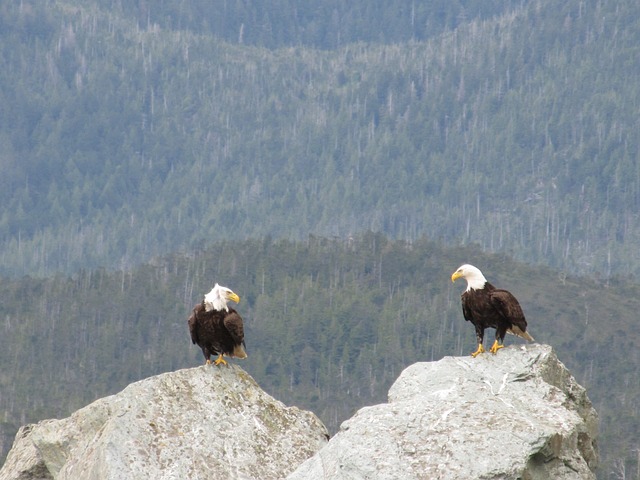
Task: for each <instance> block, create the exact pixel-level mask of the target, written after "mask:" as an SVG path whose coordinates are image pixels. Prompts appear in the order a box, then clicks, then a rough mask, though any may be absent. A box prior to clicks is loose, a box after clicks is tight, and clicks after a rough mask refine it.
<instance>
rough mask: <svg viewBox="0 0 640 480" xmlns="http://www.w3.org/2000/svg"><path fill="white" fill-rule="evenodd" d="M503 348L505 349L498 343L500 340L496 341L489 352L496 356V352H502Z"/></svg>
mask: <svg viewBox="0 0 640 480" xmlns="http://www.w3.org/2000/svg"><path fill="white" fill-rule="evenodd" d="M501 348H504V345H500V344H499V343H498V340H496V341H495V342H493V345H491V348H490V349H489V352H491V353H493V354H494V355H495V354H496V352H497V351H498V350H500V349H501Z"/></svg>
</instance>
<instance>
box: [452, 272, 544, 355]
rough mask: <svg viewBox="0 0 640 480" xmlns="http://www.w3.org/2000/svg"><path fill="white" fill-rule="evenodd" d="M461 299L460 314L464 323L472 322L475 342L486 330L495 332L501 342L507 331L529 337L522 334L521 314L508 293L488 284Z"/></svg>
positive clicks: (513, 298) (468, 291)
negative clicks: (494, 330)
mask: <svg viewBox="0 0 640 480" xmlns="http://www.w3.org/2000/svg"><path fill="white" fill-rule="evenodd" d="M461 297H462V313H463V315H464V318H465V320H468V321H470V322H471V323H473V326H474V327H475V329H476V337H477V338H478V343H482V339H483V338H484V330H485V329H486V328H495V329H496V340H498V341H499V342H500V343H502V341H503V340H504V336H505V334H506V333H507V331H509V333H513V334H514V335H518V336H521V337H523V338H526V339H529V337H530V336H529V334H527V333H525V332H526V331H527V321H526V320H525V318H524V313H523V311H522V308H521V307H520V304H519V303H518V300H516V297H514V296H513V295H512V294H511V292H509V291H507V290H501V289H499V288H495V287H494V286H493V285H491V284H490V283H489V282H487V283H485V285H484V288H482V289H478V290H474V289H471V290H467V291H465V292H464V293H463V294H462V296H461ZM531 340H533V339H532V338H531Z"/></svg>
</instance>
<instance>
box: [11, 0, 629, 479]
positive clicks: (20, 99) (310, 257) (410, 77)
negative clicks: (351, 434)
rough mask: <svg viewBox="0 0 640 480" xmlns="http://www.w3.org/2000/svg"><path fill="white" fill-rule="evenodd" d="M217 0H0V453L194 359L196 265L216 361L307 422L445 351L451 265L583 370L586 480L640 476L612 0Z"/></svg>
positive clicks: (625, 133) (348, 410)
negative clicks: (219, 299) (215, 327)
mask: <svg viewBox="0 0 640 480" xmlns="http://www.w3.org/2000/svg"><path fill="white" fill-rule="evenodd" d="M215 4H216V6H215V8H212V7H211V5H212V2H210V1H205V0H202V1H201V0H194V1H190V2H184V1H180V0H162V1H157V2H149V1H144V0H87V1H79V0H44V1H36V0H21V1H19V2H3V3H2V4H1V5H0V169H1V171H2V175H1V176H0V329H1V331H2V335H1V336H0V360H1V362H2V363H1V365H2V366H3V368H2V369H1V371H0V422H1V423H0V430H1V432H2V436H0V442H1V444H0V451H1V453H2V455H3V456H4V454H6V451H7V449H8V448H9V446H10V445H9V444H10V442H11V439H12V436H13V435H14V434H15V430H16V429H17V428H18V427H19V426H20V425H22V424H23V423H25V422H31V421H36V420H39V419H42V418H46V417H50V416H64V415H67V414H69V413H70V412H71V411H72V410H74V409H76V408H79V407H81V406H83V405H85V404H86V403H88V402H90V401H92V400H94V399H95V398H97V397H99V396H102V395H106V394H109V393H114V392H116V391H118V390H119V389H121V388H123V387H124V386H125V385H126V384H127V383H129V382H131V381H134V380H137V379H140V378H143V377H145V376H148V375H152V374H154V373H158V372H162V371H166V370H171V369H176V368H185V367H191V366H194V365H198V364H199V363H200V362H201V358H200V354H199V352H198V349H197V348H195V347H194V346H192V345H191V344H190V343H189V341H188V335H187V332H186V326H185V320H186V317H187V316H188V312H189V310H190V308H191V307H192V306H193V303H194V302H196V301H197V300H198V299H199V298H200V296H201V295H202V293H204V291H205V290H208V289H209V288H210V287H211V284H212V282H215V281H220V282H221V283H226V284H227V285H228V286H230V287H232V288H233V289H234V290H235V291H237V292H238V293H239V294H240V295H241V297H242V298H243V300H242V302H241V305H240V306H239V308H240V310H241V311H242V313H243V314H244V316H245V318H246V321H247V329H248V332H247V333H248V338H247V341H248V348H249V351H250V357H249V359H248V360H247V361H246V362H244V363H243V364H242V366H243V367H244V368H246V369H247V370H248V371H249V373H250V374H251V375H253V376H254V377H255V378H256V380H258V382H259V383H260V384H261V386H263V387H264V388H265V389H266V390H267V391H269V392H270V393H272V394H273V395H275V396H276V397H277V398H279V399H281V400H283V401H285V402H287V403H294V404H298V405H300V406H301V407H304V408H309V409H312V410H314V411H315V412H316V413H318V415H319V416H320V417H321V418H322V420H323V421H324V422H325V423H326V424H327V426H328V427H329V428H330V430H331V431H332V432H334V431H336V429H337V428H338V426H339V424H340V422H341V421H342V420H344V419H345V418H347V417H348V416H350V415H351V414H352V413H353V412H354V411H355V410H356V409H357V408H359V407H361V406H363V405H366V404H371V403H375V402H379V401H383V400H384V399H385V393H386V389H387V388H388V387H389V385H390V384H391V382H392V381H393V380H394V379H395V378H396V377H397V375H398V374H399V373H400V371H401V370H402V369H403V368H404V367H406V366H407V365H409V364H410V363H412V362H416V361H425V360H436V359H439V358H441V357H442V356H444V355H465V354H468V353H469V352H470V351H471V349H472V348H473V346H474V345H473V343H474V340H473V332H472V329H470V328H469V325H468V324H466V322H464V320H463V319H462V315H461V312H460V309H459V296H458V295H459V293H460V290H461V287H460V286H459V285H457V284H456V285H453V286H452V285H451V282H450V281H448V279H449V275H450V274H451V272H452V271H453V269H455V268H456V267H457V266H459V264H461V263H462V262H467V261H468V262H472V263H475V264H477V265H478V266H480V267H481V268H482V269H483V270H485V271H486V273H487V276H488V277H490V280H492V281H493V280H495V283H496V284H502V285H509V286H510V289H512V290H513V291H514V293H516V294H517V296H518V297H519V298H520V299H521V301H522V303H523V306H524V307H525V312H526V313H527V316H528V318H529V319H530V323H531V328H532V333H533V335H534V336H535V337H536V339H537V340H538V341H540V342H544V343H549V344H551V345H553V346H554V348H555V349H556V351H557V353H558V356H559V357H560V359H561V360H562V361H563V362H565V363H566V364H567V366H568V367H569V368H570V369H571V371H572V372H573V373H574V375H575V376H576V377H577V379H578V381H579V382H580V383H581V384H583V385H584V386H585V387H587V388H588V390H589V393H590V396H591V398H592V400H593V401H594V403H595V406H596V408H597V409H598V412H599V413H600V415H601V417H602V434H601V440H600V446H601V450H602V457H603V462H602V463H603V465H602V467H601V469H600V474H599V477H600V478H603V479H604V478H606V479H610V478H611V479H618V478H625V476H627V477H628V476H630V475H631V473H630V472H634V473H635V472H640V461H639V460H638V451H640V445H639V444H638V439H637V431H638V430H639V428H640V424H639V423H640V417H639V415H638V411H637V409H638V405H640V401H639V400H640V398H639V394H640V384H639V383H638V376H637V374H635V372H636V371H637V370H638V366H639V364H640V359H639V358H638V353H637V352H638V343H639V342H640V338H638V337H637V335H636V334H635V331H636V330H637V329H636V328H635V324H636V323H637V312H638V311H639V310H640V309H639V308H638V307H640V305H638V298H639V296H638V293H639V288H640V286H639V285H638V280H637V279H638V277H639V275H640V260H639V258H640V257H638V255H637V252H638V251H639V249H640V218H639V215H638V211H640V159H639V155H640V145H639V138H640V137H639V136H638V132H639V131H640V124H639V122H640V116H639V115H638V112H639V111H640V83H639V82H638V81H637V79H638V78H639V77H640V62H639V61H638V45H640V6H638V4H637V2H634V1H631V0H621V1H619V2H604V1H602V0H567V1H563V2H560V1H558V0H519V1H515V0H502V1H501V0H483V1H478V0H454V1H446V0H434V1H419V0H399V1H397V2H377V1H373V2H371V1H369V0H356V1H353V2H337V1H335V0H321V1H318V2H314V3H313V5H310V4H308V2H300V1H297V0H275V1H270V2H265V1H262V0H251V1H236V2H232V1H222V2H215ZM371 232H376V233H371ZM511 341H512V342H514V343H517V342H518V340H511ZM621 366H624V367H623V368H621ZM0 458H2V457H0ZM638 476H639V477H640V475H638Z"/></svg>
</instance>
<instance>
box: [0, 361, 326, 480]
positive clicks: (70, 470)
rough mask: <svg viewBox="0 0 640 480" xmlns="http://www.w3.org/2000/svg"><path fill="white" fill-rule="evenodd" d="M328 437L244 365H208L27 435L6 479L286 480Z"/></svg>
mask: <svg viewBox="0 0 640 480" xmlns="http://www.w3.org/2000/svg"><path fill="white" fill-rule="evenodd" d="M327 438H328V434H327V430H326V428H325V427H324V425H323V424H322V423H321V422H320V421H319V420H318V418H317V417H316V416H315V415H314V414H313V413H311V412H305V411H302V410H299V409H298V408H295V407H286V406H285V405H284V404H282V403H281V402H279V401H277V400H275V399H273V398H272V397H270V396H269V395H268V394H266V393H265V392H264V391H263V390H262V389H260V387H259V386H258V385H257V384H256V382H255V381H254V380H253V379H252V378H251V377H250V376H249V375H248V374H247V373H246V372H245V371H244V370H242V369H241V368H240V367H238V366H235V365H229V366H228V367H214V366H202V367H199V368H193V369H188V370H180V371H177V372H171V373H166V374H162V375H158V376H155V377H151V378H148V379H145V380H142V381H140V382H136V383H133V384H131V385H129V386H128V387H127V388H125V389H124V390H123V391H122V392H120V393H118V394H116V395H113V396H110V397H106V398H102V399H100V400H97V401H96V402H94V403H92V404H90V405H88V406H86V407H84V408H82V409H80V410H78V411H76V412H75V413H74V414H72V415H71V416H70V417H68V418H65V419H63V420H44V421H42V422H39V423H38V424H35V425H27V426H25V427H22V428H21V429H20V431H19V432H18V434H17V435H16V440H15V442H14V445H13V448H12V450H11V451H10V452H9V455H8V457H7V460H6V462H5V465H4V467H3V468H2V470H0V479H1V480H9V479H11V480H14V479H15V480H18V479H19V480H27V479H33V480H35V479H56V480H57V479H60V480H62V479H68V480H71V479H73V480H79V479H100V480H106V479H124V478H127V479H128V478H131V479H134V478H154V479H205V478H206V479H211V478H229V479H258V478H260V479H272V478H284V477H285V476H286V475H287V474H288V473H290V472H291V471H292V470H293V469H294V468H295V467H296V466H298V465H299V464H300V463H301V462H302V461H304V460H305V459H307V458H309V457H310V456H311V455H312V454H313V453H315V452H316V451H318V450H319V449H320V448H321V447H322V446H324V445H325V444H326V443H327Z"/></svg>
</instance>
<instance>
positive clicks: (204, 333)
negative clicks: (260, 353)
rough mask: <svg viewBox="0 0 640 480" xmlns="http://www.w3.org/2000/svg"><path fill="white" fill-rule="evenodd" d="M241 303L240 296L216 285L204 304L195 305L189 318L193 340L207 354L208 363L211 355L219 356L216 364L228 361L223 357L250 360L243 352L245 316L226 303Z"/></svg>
mask: <svg viewBox="0 0 640 480" xmlns="http://www.w3.org/2000/svg"><path fill="white" fill-rule="evenodd" d="M228 300H233V301H234V302H236V303H238V302H240V297H238V295H236V294H235V293H234V292H233V291H231V290H230V289H228V288H227V287H222V286H220V285H218V284H217V283H216V285H215V287H213V289H212V290H211V291H210V292H209V293H207V294H206V295H205V296H204V300H203V301H202V303H200V304H198V305H196V306H195V307H194V309H193V312H192V313H191V316H190V317H189V333H191V341H192V342H193V343H194V344H197V345H198V346H199V347H200V348H201V349H202V353H203V354H204V358H205V359H206V361H207V362H206V363H207V364H210V363H211V355H212V354H213V355H216V354H217V355H218V358H217V359H216V360H215V361H214V362H213V363H214V364H215V365H219V364H221V363H222V364H224V365H226V364H227V362H226V361H225V359H224V358H222V357H223V356H224V355H226V356H228V357H235V358H247V352H246V351H245V349H244V326H243V324H242V317H241V316H240V315H238V312H236V311H235V310H234V309H233V308H229V307H228V306H227V301H228Z"/></svg>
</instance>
